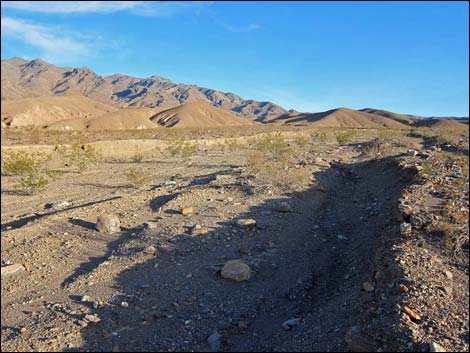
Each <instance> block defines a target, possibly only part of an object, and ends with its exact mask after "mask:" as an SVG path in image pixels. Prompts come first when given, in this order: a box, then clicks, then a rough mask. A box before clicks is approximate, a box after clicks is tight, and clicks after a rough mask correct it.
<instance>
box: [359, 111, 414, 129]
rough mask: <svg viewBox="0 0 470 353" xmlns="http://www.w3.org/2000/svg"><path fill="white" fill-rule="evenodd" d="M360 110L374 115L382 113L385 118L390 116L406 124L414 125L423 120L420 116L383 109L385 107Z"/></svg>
mask: <svg viewBox="0 0 470 353" xmlns="http://www.w3.org/2000/svg"><path fill="white" fill-rule="evenodd" d="M359 111H360V112H364V113H369V114H374V115H380V116H383V117H385V118H389V119H392V120H395V121H398V122H400V123H403V124H406V125H413V124H414V123H415V122H417V121H419V120H421V119H420V118H412V117H409V116H407V115H404V114H398V113H394V112H390V111H388V110H383V109H374V108H364V109H360V110H359Z"/></svg>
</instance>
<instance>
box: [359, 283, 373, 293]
mask: <svg viewBox="0 0 470 353" xmlns="http://www.w3.org/2000/svg"><path fill="white" fill-rule="evenodd" d="M362 288H363V289H364V290H365V291H366V292H373V291H374V290H375V287H374V285H373V284H372V283H370V282H364V283H363V284H362Z"/></svg>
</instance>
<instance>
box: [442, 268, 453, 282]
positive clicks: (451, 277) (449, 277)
mask: <svg viewBox="0 0 470 353" xmlns="http://www.w3.org/2000/svg"><path fill="white" fill-rule="evenodd" d="M444 274H445V275H446V277H447V278H448V279H450V280H452V279H453V278H454V275H453V274H452V272H450V271H448V270H445V271H444Z"/></svg>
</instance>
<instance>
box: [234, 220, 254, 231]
mask: <svg viewBox="0 0 470 353" xmlns="http://www.w3.org/2000/svg"><path fill="white" fill-rule="evenodd" d="M237 225H238V226H239V227H242V228H248V229H251V228H254V227H256V221H255V220H254V219H253V218H242V219H239V220H238V221H237Z"/></svg>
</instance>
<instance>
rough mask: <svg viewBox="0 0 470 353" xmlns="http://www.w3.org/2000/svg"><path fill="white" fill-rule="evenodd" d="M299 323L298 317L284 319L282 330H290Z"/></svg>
mask: <svg viewBox="0 0 470 353" xmlns="http://www.w3.org/2000/svg"><path fill="white" fill-rule="evenodd" d="M299 324H300V318H295V319H290V320H287V321H284V322H283V323H282V325H281V327H282V328H283V329H284V330H286V331H289V330H292V329H293V328H294V327H297V326H299Z"/></svg>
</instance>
